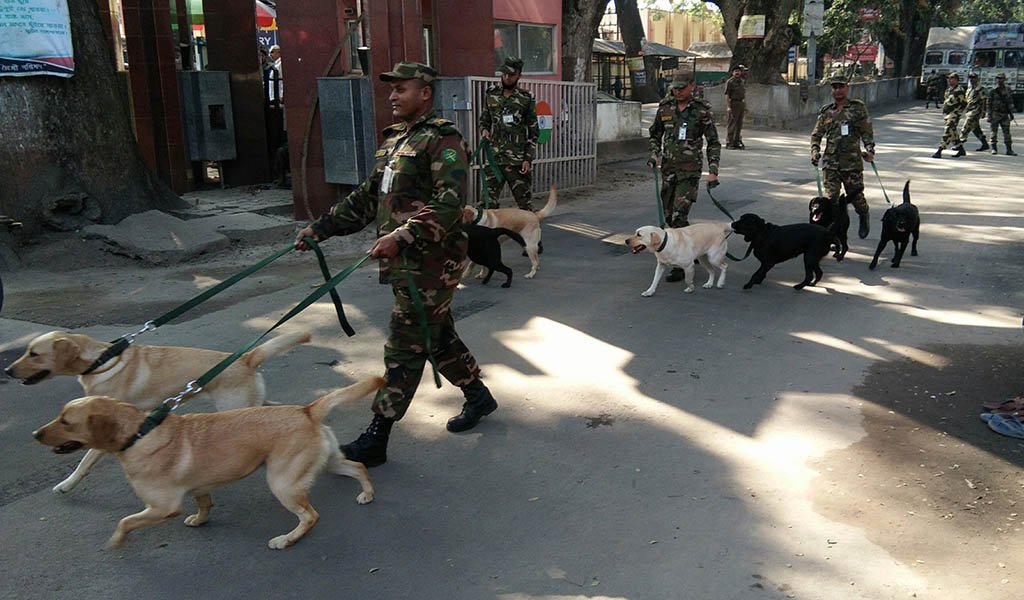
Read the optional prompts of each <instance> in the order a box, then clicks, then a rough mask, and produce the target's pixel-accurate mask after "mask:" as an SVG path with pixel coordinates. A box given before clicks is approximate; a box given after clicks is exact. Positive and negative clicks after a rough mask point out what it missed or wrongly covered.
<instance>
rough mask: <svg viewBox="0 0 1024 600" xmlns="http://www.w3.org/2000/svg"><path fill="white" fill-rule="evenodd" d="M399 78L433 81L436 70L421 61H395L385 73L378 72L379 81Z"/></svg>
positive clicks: (435, 77) (425, 81) (435, 76)
mask: <svg viewBox="0 0 1024 600" xmlns="http://www.w3.org/2000/svg"><path fill="white" fill-rule="evenodd" d="M401 79H420V80H422V81H423V82H424V83H434V80H435V79H437V71H435V70H434V69H433V68H431V67H428V66H427V65H425V64H423V63H418V62H407V61H403V62H400V63H395V67H394V68H393V69H391V70H390V71H388V72H387V73H381V74H380V80H381V81H396V80H401Z"/></svg>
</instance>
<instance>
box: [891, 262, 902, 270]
mask: <svg viewBox="0 0 1024 600" xmlns="http://www.w3.org/2000/svg"><path fill="white" fill-rule="evenodd" d="M892 268H894V269H898V268H900V263H898V262H894V263H892Z"/></svg>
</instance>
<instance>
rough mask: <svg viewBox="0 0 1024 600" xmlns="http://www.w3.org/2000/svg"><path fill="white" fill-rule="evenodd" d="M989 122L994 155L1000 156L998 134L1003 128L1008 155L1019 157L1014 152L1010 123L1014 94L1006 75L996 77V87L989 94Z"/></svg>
mask: <svg viewBox="0 0 1024 600" xmlns="http://www.w3.org/2000/svg"><path fill="white" fill-rule="evenodd" d="M987 120H988V122H989V124H990V125H991V126H992V135H991V136H990V137H991V138H992V154H999V149H998V147H997V146H996V134H997V133H998V132H999V128H1000V127H1002V128H1003V143H1005V144H1006V155H1007V156H1017V153H1016V152H1014V151H1013V138H1012V137H1010V121H1012V120H1013V94H1011V93H1010V89H1009V88H1007V87H1006V75H1003V74H1002V73H1000V74H998V75H996V87H994V88H992V91H990V92H989V93H988V119H987Z"/></svg>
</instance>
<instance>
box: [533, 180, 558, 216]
mask: <svg viewBox="0 0 1024 600" xmlns="http://www.w3.org/2000/svg"><path fill="white" fill-rule="evenodd" d="M557 204H558V190H557V189H556V188H555V184H553V183H552V184H551V191H550V192H548V203H547V204H545V205H544V208H542V209H540V210H537V211H534V212H533V214H535V215H537V218H538V219H546V218H547V217H550V216H551V215H552V214H553V213H554V212H555V206H556V205H557Z"/></svg>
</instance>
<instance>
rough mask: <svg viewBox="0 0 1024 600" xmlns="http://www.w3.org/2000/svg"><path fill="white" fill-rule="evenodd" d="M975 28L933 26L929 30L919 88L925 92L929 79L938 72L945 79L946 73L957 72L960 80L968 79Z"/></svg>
mask: <svg viewBox="0 0 1024 600" xmlns="http://www.w3.org/2000/svg"><path fill="white" fill-rule="evenodd" d="M974 30H975V28H974V27H932V28H931V29H929V30H928V43H927V44H926V45H925V50H924V61H922V63H921V85H920V87H919V88H918V89H919V90H921V91H922V92H923V90H924V89H925V87H926V86H927V85H928V79H929V78H930V77H932V76H933V75H936V74H938V75H942V76H943V80H944V79H945V76H946V75H949V74H950V73H956V74H957V75H959V76H960V81H966V80H967V70H968V67H969V66H970V62H969V61H968V58H969V57H970V54H971V44H972V43H973V42H974V35H975V32H974ZM922 97H923V94H922Z"/></svg>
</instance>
